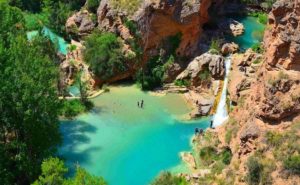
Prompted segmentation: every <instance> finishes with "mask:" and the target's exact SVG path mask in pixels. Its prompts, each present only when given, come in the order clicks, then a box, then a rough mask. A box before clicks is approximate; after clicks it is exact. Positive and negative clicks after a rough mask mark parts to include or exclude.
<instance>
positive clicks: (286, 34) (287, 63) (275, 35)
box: [264, 0, 300, 71]
mask: <svg viewBox="0 0 300 185" xmlns="http://www.w3.org/2000/svg"><path fill="white" fill-rule="evenodd" d="M299 22H300V5H299V2H298V1H294V0H285V1H283V0H281V1H277V2H276V3H274V5H273V9H272V11H271V13H270V14H269V23H268V29H267V30H266V33H265V36H264V46H265V48H267V50H266V55H265V56H266V62H267V63H268V64H269V65H270V66H271V67H275V66H277V67H283V68H285V69H293V70H297V71H300V42H299V40H300V33H299V30H300V25H299Z"/></svg>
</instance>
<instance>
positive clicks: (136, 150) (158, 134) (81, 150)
mask: <svg viewBox="0 0 300 185" xmlns="http://www.w3.org/2000/svg"><path fill="white" fill-rule="evenodd" d="M142 99H143V100H144V102H145V103H144V108H143V109H141V108H138V106H137V101H139V100H142ZM93 102H94V104H95V108H94V109H93V110H92V111H91V112H89V113H87V114H84V115H81V116H79V117H77V118H76V119H75V120H71V121H63V124H62V126H61V131H62V133H63V135H64V142H63V146H62V147H61V148H60V151H59V153H60V154H61V155H62V156H63V157H64V158H66V160H67V164H68V166H69V167H71V168H72V167H74V166H75V164H79V165H80V166H82V167H84V168H85V169H87V170H88V171H89V172H91V173H92V174H94V175H97V176H103V177H104V178H105V179H106V181H108V183H109V184H110V185H146V184H149V182H151V181H152V180H153V179H154V178H155V177H156V176H157V175H158V174H159V173H160V172H161V171H162V170H170V171H176V172H179V171H185V170H186V167H185V166H184V165H183V164H182V162H181V160H180V156H179V153H180V152H181V151H188V150H190V149H191V137H192V135H193V133H194V129H195V128H196V127H198V128H203V129H205V128H207V127H208V126H209V121H210V118H206V119H201V120H197V121H180V120H183V119H182V118H183V117H185V115H186V114H187V113H188V112H189V111H190V108H189V107H188V106H187V104H186V102H185V100H184V99H183V98H182V97H181V95H176V94H169V95H166V96H152V95H150V94H149V93H145V92H142V91H140V90H139V89H138V88H136V87H135V86H121V87H111V88H110V92H109V93H105V94H103V95H101V96H99V97H97V98H95V99H93Z"/></svg>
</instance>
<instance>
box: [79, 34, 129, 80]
mask: <svg viewBox="0 0 300 185" xmlns="http://www.w3.org/2000/svg"><path fill="white" fill-rule="evenodd" d="M84 46H85V48H86V49H85V50H84V52H83V55H84V60H85V61H86V62H87V63H88V64H89V65H90V67H91V69H92V71H93V72H94V73H95V74H96V75H97V76H98V77H99V78H101V79H102V80H107V79H109V78H111V77H113V76H114V75H115V74H119V73H122V72H124V71H126V70H127V68H128V67H127V66H126V65H125V56H124V54H123V53H122V47H123V45H122V44H121V42H120V41H119V39H118V37H117V36H116V35H115V34H113V33H98V32H94V33H92V34H91V35H89V36H88V37H87V38H86V42H85V43H84Z"/></svg>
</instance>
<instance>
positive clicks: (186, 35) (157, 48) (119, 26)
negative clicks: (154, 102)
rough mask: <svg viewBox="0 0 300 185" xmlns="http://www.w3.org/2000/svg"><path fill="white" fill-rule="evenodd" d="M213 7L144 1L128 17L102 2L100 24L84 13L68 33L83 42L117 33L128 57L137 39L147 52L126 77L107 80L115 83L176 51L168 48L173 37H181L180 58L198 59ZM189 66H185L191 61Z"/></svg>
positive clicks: (195, 1) (198, 0)
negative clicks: (99, 34) (98, 34)
mask: <svg viewBox="0 0 300 185" xmlns="http://www.w3.org/2000/svg"><path fill="white" fill-rule="evenodd" d="M211 4H212V0H173V1H170V0H146V1H141V4H140V5H139V7H138V8H137V10H136V11H135V12H131V13H128V11H126V10H123V9H121V8H119V7H116V6H115V5H114V3H113V1H112V0H102V1H101V2H100V5H99V8H98V10H97V15H96V17H97V21H96V22H93V20H92V18H91V17H92V16H93V15H92V14H89V13H88V12H87V11H86V10H82V11H81V12H77V13H75V14H74V15H73V16H71V17H70V18H69V19H68V20H67V23H66V29H67V31H68V33H70V34H71V35H73V36H74V38H79V40H82V39H83V38H84V36H86V35H88V34H90V33H91V31H92V30H94V29H99V30H102V31H106V32H112V33H115V34H116V35H118V36H119V37H120V38H121V39H122V42H123V44H124V48H123V50H124V53H128V52H132V51H133V48H131V47H132V46H131V43H132V40H133V39H135V40H136V41H137V42H138V44H139V45H140V46H141V48H142V50H143V56H142V57H141V58H142V59H141V62H139V63H133V64H132V65H130V66H129V69H128V70H127V71H126V72H125V73H123V74H115V76H114V77H112V78H111V79H109V80H107V82H114V81H118V80H121V79H126V78H128V77H130V76H132V75H134V73H135V71H136V70H137V69H139V68H141V66H144V65H145V64H146V62H147V61H148V60H149V59H150V58H151V57H154V56H158V55H160V54H161V53H162V52H163V51H165V49H166V47H172V46H170V44H171V45H172V43H167V45H166V42H167V40H168V39H169V37H172V36H176V35H180V43H179V47H178V48H177V50H176V55H177V56H178V58H179V57H185V58H192V57H195V56H197V54H199V52H198V51H199V48H198V43H199V38H200V36H201V33H202V31H203V30H202V26H203V25H204V24H205V23H206V22H207V21H208V20H209V15H208V9H209V7H210V6H211ZM128 23H130V24H134V25H136V26H137V30H136V31H135V30H131V29H130V27H129V26H128ZM168 45H169V46H168ZM175 60H177V57H176V58H175ZM185 62H186V64H183V66H186V65H187V64H188V62H189V61H185ZM182 70H183V69H182V67H180V68H178V70H177V71H176V72H175V75H178V74H179V73H180V72H181V71H182ZM173 78H174V77H173ZM171 80H174V79H171ZM100 81H101V80H100Z"/></svg>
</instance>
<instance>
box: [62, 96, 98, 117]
mask: <svg viewBox="0 0 300 185" xmlns="http://www.w3.org/2000/svg"><path fill="white" fill-rule="evenodd" d="M92 107H93V103H92V102H90V101H87V102H85V103H84V104H83V103H82V102H81V101H80V100H77V99H76V100H69V101H68V100H64V101H63V102H62V108H61V110H60V115H62V116H64V117H66V118H73V117H75V116H78V115H79V114H81V113H84V112H86V111H88V110H90V109H92Z"/></svg>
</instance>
